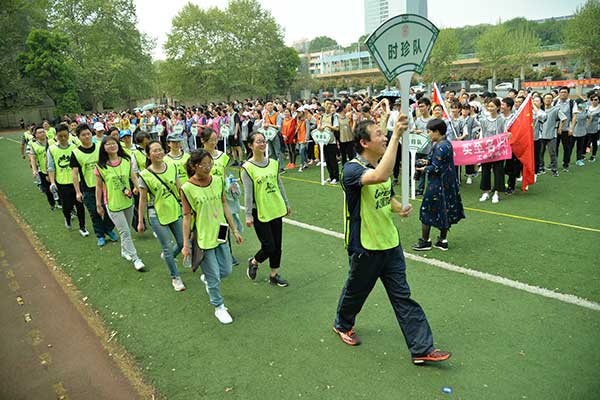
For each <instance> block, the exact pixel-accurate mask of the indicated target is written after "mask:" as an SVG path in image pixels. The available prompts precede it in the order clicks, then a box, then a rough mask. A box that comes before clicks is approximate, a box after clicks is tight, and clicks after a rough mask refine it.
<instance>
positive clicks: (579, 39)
mask: <svg viewBox="0 0 600 400" xmlns="http://www.w3.org/2000/svg"><path fill="white" fill-rule="evenodd" d="M598 21H600V0H588V1H587V2H586V3H585V5H584V6H583V7H580V8H579V9H578V10H577V13H576V14H575V18H573V19H572V20H570V21H569V23H568V25H567V27H566V30H565V38H566V42H567V46H569V47H570V48H571V49H573V50H574V51H575V52H576V53H577V55H578V56H579V57H580V59H581V60H583V61H584V62H585V64H586V70H587V71H588V75H589V72H590V69H591V67H590V64H591V63H597V62H599V61H600V46H598V42H599V40H600V26H599V25H598Z"/></svg>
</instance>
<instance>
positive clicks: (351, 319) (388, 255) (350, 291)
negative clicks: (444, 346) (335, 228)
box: [335, 245, 433, 356]
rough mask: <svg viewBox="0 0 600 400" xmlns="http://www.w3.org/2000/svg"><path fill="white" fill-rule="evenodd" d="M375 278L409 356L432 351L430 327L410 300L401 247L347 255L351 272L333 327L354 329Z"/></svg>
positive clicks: (419, 308)
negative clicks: (393, 316) (391, 312)
mask: <svg viewBox="0 0 600 400" xmlns="http://www.w3.org/2000/svg"><path fill="white" fill-rule="evenodd" d="M378 279H381V283H383V287H384V288H385V291H386V293H387V295H388V298H389V299H390V303H392V307H393V308H394V313H395V314H396V319H397V320H398V324H399V325H400V329H402V333H403V334H404V339H405V340H406V345H407V346H408V350H409V351H410V353H411V354H412V355H413V356H421V355H424V354H428V353H429V352H431V351H432V350H433V335H432V333H431V328H430V327H429V322H428V321H427V317H426V316H425V312H424V311H423V309H422V308H421V306H420V305H419V303H417V302H416V301H414V300H413V299H411V298H410V287H409V285H408V282H407V281H406V262H405V260H404V253H403V252H402V247H401V246H400V245H398V246H396V247H395V248H393V249H389V250H381V251H369V252H367V253H361V254H352V255H351V256H350V271H349V272H348V278H347V279H346V283H345V285H344V288H343V289H342V294H341V296H340V300H339V303H338V307H337V314H336V318H335V327H336V328H337V329H339V330H341V331H343V332H347V331H349V330H350V329H352V328H353V327H354V324H355V322H356V316H357V315H358V313H359V312H360V310H361V309H362V306H363V304H365V301H366V300H367V297H368V296H369V293H371V291H372V290H373V287H374V286H375V283H377V280H378Z"/></svg>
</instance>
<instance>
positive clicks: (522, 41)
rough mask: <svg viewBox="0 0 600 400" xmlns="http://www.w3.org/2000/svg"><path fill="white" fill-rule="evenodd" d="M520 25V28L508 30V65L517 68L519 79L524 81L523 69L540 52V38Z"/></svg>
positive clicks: (525, 26)
mask: <svg viewBox="0 0 600 400" xmlns="http://www.w3.org/2000/svg"><path fill="white" fill-rule="evenodd" d="M524 21H525V22H527V21H526V20H524ZM521 25H522V26H521V27H515V28H514V29H510V28H509V29H510V36H509V40H508V41H509V43H510V57H509V63H510V64H512V65H515V66H518V67H519V68H520V77H521V79H525V68H527V66H529V65H531V62H532V61H533V60H534V59H535V57H536V54H537V53H538V52H539V51H540V38H539V37H538V36H537V34H536V33H535V32H534V31H533V30H532V29H530V28H529V27H528V26H527V25H526V24H521Z"/></svg>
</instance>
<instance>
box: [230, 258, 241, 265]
mask: <svg viewBox="0 0 600 400" xmlns="http://www.w3.org/2000/svg"><path fill="white" fill-rule="evenodd" d="M231 264H233V265H240V261H239V260H238V259H237V258H235V257H231Z"/></svg>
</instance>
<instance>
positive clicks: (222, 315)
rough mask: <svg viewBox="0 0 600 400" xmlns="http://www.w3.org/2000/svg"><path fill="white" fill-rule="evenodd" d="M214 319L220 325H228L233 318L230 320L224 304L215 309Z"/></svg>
mask: <svg viewBox="0 0 600 400" xmlns="http://www.w3.org/2000/svg"><path fill="white" fill-rule="evenodd" d="M215 317H217V319H218V320H219V322H220V323H222V324H230V323H232V322H233V318H231V315H229V312H228V311H227V307H225V304H221V305H220V306H219V307H216V308H215Z"/></svg>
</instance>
